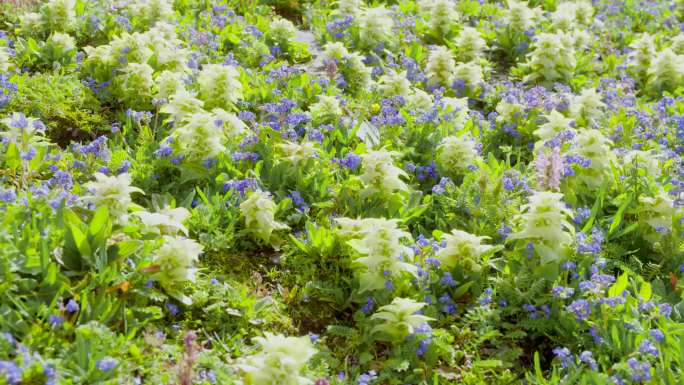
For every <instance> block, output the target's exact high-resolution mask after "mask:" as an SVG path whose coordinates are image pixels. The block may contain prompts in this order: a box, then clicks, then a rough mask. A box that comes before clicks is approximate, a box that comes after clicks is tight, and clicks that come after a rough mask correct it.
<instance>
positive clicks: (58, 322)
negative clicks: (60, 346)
mask: <svg viewBox="0 0 684 385" xmlns="http://www.w3.org/2000/svg"><path fill="white" fill-rule="evenodd" d="M48 323H49V324H50V326H52V327H59V326H62V324H63V323H64V317H62V316H58V315H54V314H51V315H50V317H48Z"/></svg>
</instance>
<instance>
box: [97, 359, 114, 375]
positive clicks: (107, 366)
mask: <svg viewBox="0 0 684 385" xmlns="http://www.w3.org/2000/svg"><path fill="white" fill-rule="evenodd" d="M117 364H118V362H117V360H115V359H114V358H112V357H105V358H103V359H101V360H98V361H97V362H96V363H95V366H96V367H97V368H98V369H100V370H101V371H103V372H105V373H107V372H108V371H110V370H112V369H114V368H115V367H116V365H117Z"/></svg>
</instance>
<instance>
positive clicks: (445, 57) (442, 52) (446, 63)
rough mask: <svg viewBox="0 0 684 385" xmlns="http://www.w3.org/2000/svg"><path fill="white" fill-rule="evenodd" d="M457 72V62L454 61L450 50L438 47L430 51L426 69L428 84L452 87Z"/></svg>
mask: <svg viewBox="0 0 684 385" xmlns="http://www.w3.org/2000/svg"><path fill="white" fill-rule="evenodd" d="M455 71H456V60H454V57H453V55H452V54H451V51H449V48H447V47H444V46H437V47H435V48H434V49H432V50H431V51H430V54H429V55H428V59H427V66H426V67H425V72H426V73H427V78H428V83H430V84H433V85H441V86H444V87H451V84H452V83H453V82H454V72H455Z"/></svg>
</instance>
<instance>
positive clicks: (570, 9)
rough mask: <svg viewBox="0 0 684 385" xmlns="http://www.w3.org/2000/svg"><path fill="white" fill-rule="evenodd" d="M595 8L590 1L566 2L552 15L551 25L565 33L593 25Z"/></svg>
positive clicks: (559, 5)
mask: <svg viewBox="0 0 684 385" xmlns="http://www.w3.org/2000/svg"><path fill="white" fill-rule="evenodd" d="M593 17H594V7H593V6H592V5H591V3H589V2H588V1H566V2H562V3H560V4H558V6H557V7H556V10H555V11H554V12H553V13H552V14H551V24H552V25H553V27H554V28H556V29H562V30H565V31H570V30H574V29H575V28H579V27H588V26H590V25H591V22H592V21H593Z"/></svg>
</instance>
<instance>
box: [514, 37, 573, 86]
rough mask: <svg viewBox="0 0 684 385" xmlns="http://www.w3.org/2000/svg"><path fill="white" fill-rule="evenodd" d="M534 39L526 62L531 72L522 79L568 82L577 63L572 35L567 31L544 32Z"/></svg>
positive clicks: (527, 80)
mask: <svg viewBox="0 0 684 385" xmlns="http://www.w3.org/2000/svg"><path fill="white" fill-rule="evenodd" d="M535 39H536V40H535V42H534V44H533V50H532V52H530V53H529V54H528V61H527V63H526V65H527V67H528V68H529V69H530V70H531V73H530V74H529V75H527V76H525V79H524V80H525V81H526V82H536V81H539V80H543V81H545V82H554V81H564V82H569V81H570V79H572V76H573V75H574V73H575V67H576V65H577V59H576V52H575V39H574V37H573V35H572V34H570V33H567V32H556V33H547V32H544V33H540V34H538V35H536V36H535Z"/></svg>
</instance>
